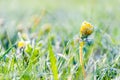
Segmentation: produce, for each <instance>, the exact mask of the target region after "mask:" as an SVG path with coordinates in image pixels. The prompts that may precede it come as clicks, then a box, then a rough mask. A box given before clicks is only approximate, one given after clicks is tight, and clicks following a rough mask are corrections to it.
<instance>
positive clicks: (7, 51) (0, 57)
mask: <svg viewBox="0 0 120 80" xmlns="http://www.w3.org/2000/svg"><path fill="white" fill-rule="evenodd" d="M15 45H16V44H14V45H12V46H11V47H10V48H9V49H7V50H6V51H5V52H4V53H3V55H2V56H0V60H1V59H2V58H3V57H5V55H6V54H8V53H9V51H10V50H11V49H12V48H13V47H15Z"/></svg>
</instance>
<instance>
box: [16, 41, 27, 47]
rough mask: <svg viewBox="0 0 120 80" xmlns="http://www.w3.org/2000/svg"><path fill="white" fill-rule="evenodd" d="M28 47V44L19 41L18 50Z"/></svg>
mask: <svg viewBox="0 0 120 80" xmlns="http://www.w3.org/2000/svg"><path fill="white" fill-rule="evenodd" d="M25 45H26V43H25V42H24V41H19V42H18V48H22V47H24V46H25Z"/></svg>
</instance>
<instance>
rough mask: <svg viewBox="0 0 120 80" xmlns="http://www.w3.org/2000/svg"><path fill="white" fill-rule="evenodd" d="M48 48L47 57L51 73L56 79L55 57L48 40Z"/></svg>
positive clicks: (55, 79) (56, 79)
mask: <svg viewBox="0 0 120 80" xmlns="http://www.w3.org/2000/svg"><path fill="white" fill-rule="evenodd" d="M48 50H49V59H50V67H51V70H52V73H53V77H54V80H58V69H57V65H56V57H55V55H54V52H53V50H52V45H51V43H50V41H49V43H48Z"/></svg>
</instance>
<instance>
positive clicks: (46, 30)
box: [42, 24, 51, 33]
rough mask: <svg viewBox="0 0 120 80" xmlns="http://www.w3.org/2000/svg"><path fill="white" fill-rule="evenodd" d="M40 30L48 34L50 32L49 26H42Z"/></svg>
mask: <svg viewBox="0 0 120 80" xmlns="http://www.w3.org/2000/svg"><path fill="white" fill-rule="evenodd" d="M42 28H43V31H44V32H45V33H46V32H47V33H48V32H50V30H51V25H50V24H44V25H43V26H42Z"/></svg>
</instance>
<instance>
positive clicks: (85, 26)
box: [80, 21, 94, 37]
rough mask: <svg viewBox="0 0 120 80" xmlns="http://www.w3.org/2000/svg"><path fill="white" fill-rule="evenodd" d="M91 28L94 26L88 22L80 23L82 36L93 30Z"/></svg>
mask: <svg viewBox="0 0 120 80" xmlns="http://www.w3.org/2000/svg"><path fill="white" fill-rule="evenodd" d="M93 29H94V28H93V26H92V25H91V24H90V23H88V22H86V21H84V22H83V23H82V25H81V28H80V33H81V35H82V37H87V36H89V35H90V34H91V33H92V32H93Z"/></svg>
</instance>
